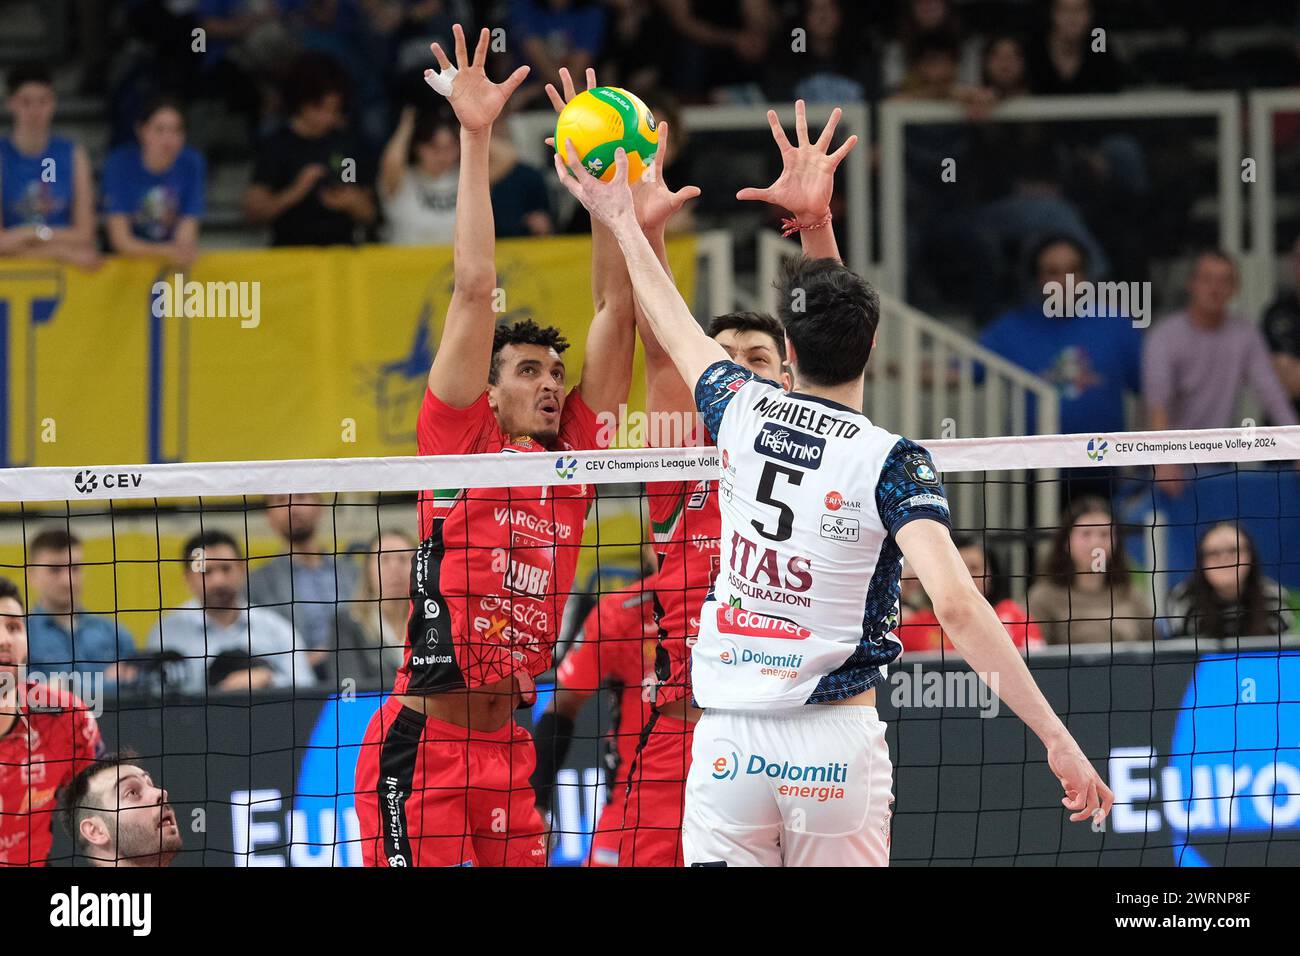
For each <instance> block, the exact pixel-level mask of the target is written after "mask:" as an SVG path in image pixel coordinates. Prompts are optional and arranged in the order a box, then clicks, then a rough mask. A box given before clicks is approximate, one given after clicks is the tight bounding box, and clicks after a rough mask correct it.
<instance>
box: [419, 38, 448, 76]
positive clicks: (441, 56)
mask: <svg viewBox="0 0 1300 956" xmlns="http://www.w3.org/2000/svg"><path fill="white" fill-rule="evenodd" d="M429 49H430V50H432V51H433V58H434V59H435V60H437V61H438V69H439V70H442V71H444V72H445V71H447V70H450V69H451V60H449V59H447V54H446V52H444V51H443V49H442V46H441V45H440V44H438V43H431V44H429ZM424 72H425V75H426V76H428V74H429V71H428V70H425V71H424Z"/></svg>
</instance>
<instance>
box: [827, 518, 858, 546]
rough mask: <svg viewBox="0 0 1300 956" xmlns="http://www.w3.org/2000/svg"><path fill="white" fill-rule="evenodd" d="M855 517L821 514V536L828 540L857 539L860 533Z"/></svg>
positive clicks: (846, 540)
mask: <svg viewBox="0 0 1300 956" xmlns="http://www.w3.org/2000/svg"><path fill="white" fill-rule="evenodd" d="M861 531H862V529H861V526H860V525H859V524H858V519H857V518H844V517H841V516H840V515H827V514H824V515H822V537H823V538H826V539H827V540H829V541H843V542H852V541H857V540H858V536H859V535H860V534H861Z"/></svg>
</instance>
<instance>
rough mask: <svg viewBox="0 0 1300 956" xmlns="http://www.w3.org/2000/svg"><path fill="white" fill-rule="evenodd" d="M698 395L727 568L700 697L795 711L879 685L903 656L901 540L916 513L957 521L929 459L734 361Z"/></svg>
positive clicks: (701, 669)
mask: <svg viewBox="0 0 1300 956" xmlns="http://www.w3.org/2000/svg"><path fill="white" fill-rule="evenodd" d="M695 398H696V404H697V405H698V406H699V409H700V412H701V414H702V416H703V417H704V421H705V424H706V425H707V426H708V428H709V430H710V432H711V433H712V434H713V435H714V437H715V438H716V440H717V446H718V451H719V455H720V457H721V461H722V473H721V476H720V478H719V482H718V499H719V507H720V510H721V513H722V533H721V541H720V545H721V568H720V570H719V573H718V576H717V579H716V580H715V582H714V589H713V592H712V593H711V594H710V595H709V597H708V599H707V600H706V601H705V603H704V607H703V609H702V611H701V615H700V635H699V640H698V642H697V643H696V644H695V646H694V648H693V649H692V652H691V681H692V685H693V687H694V695H695V700H696V702H697V703H698V704H699V705H700V706H701V707H706V708H708V707H717V708H723V709H761V708H780V707H786V708H788V707H792V706H797V705H800V704H806V703H812V704H816V703H828V702H830V701H834V700H843V699H845V698H848V697H852V696H855V695H857V694H860V693H862V692H863V691H865V690H867V689H868V688H870V687H873V686H875V685H876V684H878V683H880V682H881V681H882V680H883V679H884V674H885V665H887V664H888V663H889V662H890V661H892V660H893V659H894V658H896V657H897V656H898V654H899V653H900V652H901V651H902V645H901V643H900V642H899V641H898V639H897V638H896V637H894V635H893V631H894V628H895V627H896V626H897V624H898V593H899V578H900V575H901V571H902V564H903V558H902V553H901V552H900V551H899V549H898V545H897V543H896V542H895V540H894V534H895V533H896V532H897V531H898V529H899V528H901V527H902V526H903V525H905V524H907V522H909V521H913V520H915V519H918V518H929V519H932V520H936V521H940V522H942V523H943V524H944V525H947V524H948V502H947V500H946V498H945V497H944V493H943V486H942V485H941V484H940V482H939V476H938V474H937V473H936V472H935V469H934V463H933V462H932V461H931V459H930V456H929V453H928V452H926V450H925V449H924V448H922V447H921V446H919V445H917V444H915V443H913V442H911V441H908V440H907V439H905V438H900V437H899V436H898V435H894V434H891V433H889V432H887V431H885V430H884V429H883V428H878V427H876V426H875V425H873V424H872V423H871V422H870V421H869V420H868V419H867V418H866V416H865V415H863V414H862V413H861V412H856V411H854V410H853V409H851V408H848V407H847V406H844V405H840V404H838V403H836V402H832V401H829V400H827V399H822V398H817V397H815V396H812V395H803V394H800V393H798V392H790V393H786V392H784V391H782V390H781V388H780V387H778V386H777V385H776V384H774V383H772V382H768V381H766V380H764V379H760V378H757V377H756V376H755V375H754V374H753V373H752V372H749V371H748V370H746V369H745V368H743V367H741V366H739V365H737V364H735V363H734V362H717V363H715V364H713V365H712V366H710V367H709V369H708V370H706V371H705V373H704V375H703V376H701V378H700V381H699V383H698V384H697V385H696V389H695Z"/></svg>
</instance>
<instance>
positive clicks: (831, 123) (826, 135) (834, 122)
mask: <svg viewBox="0 0 1300 956" xmlns="http://www.w3.org/2000/svg"><path fill="white" fill-rule="evenodd" d="M842 115H844V111H843V110H841V109H840V108H839V107H838V106H837V107H835V109H833V110H831V118H830V119H828V120H827V121H826V128H825V129H823V130H822V134H821V135H820V136H818V137H817V148H818V149H819V150H821V151H822V152H823V153H824V152H826V150H827V149H828V148H829V147H830V145H831V137H832V136H834V135H835V127H836V126H839V125H840V117H841V116H842Z"/></svg>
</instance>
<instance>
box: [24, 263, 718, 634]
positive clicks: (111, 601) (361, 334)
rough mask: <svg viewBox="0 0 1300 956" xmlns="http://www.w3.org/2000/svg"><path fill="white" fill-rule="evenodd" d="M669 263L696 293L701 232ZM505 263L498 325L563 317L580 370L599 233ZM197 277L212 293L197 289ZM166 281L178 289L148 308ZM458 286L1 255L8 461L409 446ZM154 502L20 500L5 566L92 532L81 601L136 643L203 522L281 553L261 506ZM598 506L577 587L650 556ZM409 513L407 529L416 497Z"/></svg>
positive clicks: (361, 273)
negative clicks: (84, 266) (183, 271)
mask: <svg viewBox="0 0 1300 956" xmlns="http://www.w3.org/2000/svg"><path fill="white" fill-rule="evenodd" d="M669 259H670V262H671V265H672V267H673V272H674V274H675V277H676V279H677V283H678V287H679V288H681V289H682V292H683V294H684V295H685V296H686V299H687V301H692V293H693V289H694V284H695V245H694V241H693V240H691V239H689V238H686V239H677V240H674V241H673V242H672V243H671V244H670V246H669ZM497 267H498V269H497V271H498V282H499V283H500V286H501V290H502V301H501V311H502V316H501V320H502V321H513V320H515V319H521V318H532V319H534V320H536V321H537V322H539V323H541V324H544V325H555V326H558V327H559V328H560V329H561V330H562V331H563V332H564V334H565V336H566V337H567V338H568V339H569V341H570V343H571V348H570V349H569V351H568V352H567V353H566V354H565V359H566V365H567V367H568V370H569V376H570V382H571V383H576V382H577V381H578V379H579V377H580V375H581V372H582V356H583V345H584V342H585V339H586V334H587V328H588V325H589V324H590V321H591V315H592V310H593V307H592V301H591V243H590V240H589V239H583V238H556V239H547V240H512V241H506V242H501V243H499V244H498V246H497ZM178 281H179V287H178ZM190 281H192V282H195V283H199V284H201V287H202V289H203V290H204V291H203V294H202V297H201V299H202V301H197V300H192V301H188V303H187V292H186V286H185V283H186V282H190ZM160 282H161V283H163V284H164V287H165V291H163V292H162V296H164V297H171V301H168V299H166V298H162V299H161V300H159V304H158V308H157V309H155V307H154V306H155V301H156V300H157V297H156V296H155V292H154V290H155V286H156V284H157V283H160ZM451 287H452V255H451V249H450V248H424V249H411V248H389V247H369V248H363V249H345V248H339V249H319V250H317V249H283V250H279V249H273V250H257V251H230V252H214V253H209V254H207V255H204V256H203V257H202V258H201V259H199V260H198V262H197V263H196V264H195V267H194V269H193V271H192V273H191V274H190V275H188V276H185V277H182V278H181V279H180V280H177V278H176V277H175V271H174V270H172V269H163V268H160V266H159V264H158V263H156V262H148V261H142V260H128V259H110V260H108V261H107V262H106V264H105V265H104V267H103V268H102V269H100V270H99V271H98V272H94V273H87V272H83V271H81V270H78V269H73V268H67V267H64V266H60V265H56V264H51V263H40V262H14V261H0V352H2V355H0V402H3V407H2V408H0V458H2V459H3V460H0V466H20V465H74V466H81V465H99V464H135V463H138V462H149V461H229V460H244V459H250V460H251V459H279V458H345V457H355V456H382V455H409V454H414V453H415V419H416V413H417V410H418V408H419V403H420V399H421V397H422V396H423V390H424V383H425V379H426V377H427V375H428V371H429V364H430V363H431V362H432V361H433V355H434V351H435V349H436V348H437V343H438V341H439V339H440V338H441V332H442V323H443V319H444V316H445V315H446V311H447V303H448V300H449V299H450V296H451ZM178 288H179V301H177V299H178V296H177V290H178ZM195 288H196V287H190V291H191V292H193V291H194V289H195ZM209 290H211V294H209ZM195 294H197V293H195ZM186 304H188V306H189V308H188V309H187V310H183V309H182V308H181V306H182V305H186ZM155 311H157V312H159V313H162V314H163V315H164V316H165V315H172V316H175V315H178V314H181V313H182V312H184V311H188V312H189V313H192V314H190V315H189V317H186V318H166V317H164V318H159V317H158V316H156V315H155V314H154V313H155ZM193 313H197V314H193ZM644 385H645V383H644V373H643V365H642V360H641V355H640V351H639V350H638V355H637V361H636V365H635V368H634V374H633V381H632V395H631V397H630V398H629V402H628V405H629V407H630V408H632V409H639V408H643V407H644V404H643V397H644ZM148 504H149V503H148V502H140V507H134V506H127V507H125V508H121V509H118V508H115V509H113V511H112V512H111V513H110V512H109V511H108V510H107V509H105V508H104V507H102V506H92V505H84V506H74V508H73V510H72V515H71V517H70V518H66V517H57V516H54V514H52V513H51V512H50V511H49V510H44V511H43V512H42V513H41V515H40V516H37V514H36V513H35V512H31V511H25V512H23V514H24V517H23V519H22V520H21V521H17V520H15V521H12V522H10V523H8V524H7V525H6V526H5V527H4V528H3V531H0V576H4V577H8V578H10V579H11V580H14V581H15V582H17V583H18V584H19V585H20V586H22V585H24V584H25V574H24V564H25V560H26V551H25V545H24V539H26V541H28V542H30V540H31V538H32V537H33V536H34V535H35V534H36V533H38V532H39V531H40V530H42V529H43V528H46V527H70V529H71V530H72V531H73V533H74V534H77V535H78V536H79V537H80V538H81V539H82V540H83V541H84V544H85V560H86V567H85V581H84V595H83V605H84V607H86V608H87V609H88V610H91V611H93V612H96V613H103V614H108V615H113V614H114V613H116V614H117V616H118V619H119V621H120V622H121V624H122V625H123V626H124V627H126V628H127V629H128V630H130V631H131V632H132V633H133V634H134V636H135V637H136V639H137V640H140V639H142V638H143V637H144V636H145V634H146V633H148V631H149V630H150V629H151V628H152V627H153V626H154V625H156V624H157V621H158V618H159V614H160V611H161V612H162V613H165V609H168V608H172V607H175V606H177V605H179V604H180V603H182V602H183V601H185V600H187V599H188V598H189V597H190V594H189V593H188V591H187V590H186V588H185V584H184V578H183V574H182V565H181V562H180V560H179V559H180V550H181V544H182V542H183V541H184V539H185V538H186V537H187V536H188V535H190V534H192V533H194V532H195V531H197V530H199V528H200V525H201V524H202V527H205V528H206V527H221V528H225V529H226V530H228V531H229V532H231V533H232V534H233V535H234V536H235V538H236V539H237V540H239V541H240V542H241V543H245V544H246V545H247V550H248V552H249V554H248V557H250V558H251V559H253V566H254V567H256V566H257V564H258V563H260V558H261V557H263V556H266V555H271V554H275V553H277V552H281V551H282V550H283V547H284V546H283V544H282V543H280V542H279V541H278V540H277V539H276V538H275V537H274V535H273V534H272V532H271V531H270V528H269V526H267V524H266V522H265V517H264V514H263V513H262V512H261V511H260V510H253V511H251V512H249V513H247V514H245V513H242V512H241V511H240V510H239V509H238V508H237V507H236V510H235V511H234V512H230V513H226V514H220V513H217V512H212V511H208V512H205V513H204V515H203V516H202V518H201V517H200V515H199V513H198V509H197V508H196V507H194V503H179V502H178V503H177V504H179V505H180V508H179V509H178V510H172V511H168V512H165V513H164V514H163V515H162V517H161V519H158V518H155V517H154V516H153V515H152V514H151V512H150V509H149V508H148ZM250 505H251V506H252V507H253V508H254V509H257V508H258V507H259V505H258V503H253V502H250ZM20 507H21V506H16V505H10V504H6V505H4V506H3V509H2V510H4V511H5V512H6V513H8V514H9V515H10V516H11V517H12V516H14V514H15V512H18V511H20ZM45 507H46V508H47V509H48V505H46V506H45ZM354 510H357V511H358V513H360V512H366V513H367V514H368V515H369V518H368V520H365V521H362V522H361V524H362V525H363V526H364V530H362V529H361V528H358V529H353V528H335V529H333V530H335V531H336V532H337V536H335V535H332V534H325V535H324V536H323V539H322V540H326V541H329V540H336V541H337V543H338V547H339V549H340V551H343V550H347V549H349V548H353V549H364V548H365V546H366V544H367V539H368V538H369V536H370V534H372V533H373V528H374V517H373V514H371V513H370V512H369V511H368V510H367V509H366V508H361V509H354ZM60 511H62V509H58V508H56V509H54V512H55V513H58V512H60ZM63 513H64V514H66V512H63ZM336 517H337V516H336ZM595 518H596V515H595V514H594V513H593V515H592V520H590V521H589V522H588V527H587V532H586V534H585V536H584V544H585V545H586V546H587V547H585V548H584V550H583V556H582V560H581V562H580V566H579V571H578V578H577V581H576V583H575V588H576V589H579V590H583V589H586V588H588V587H593V586H594V585H595V580H594V579H595V578H601V579H603V580H604V583H603V585H602V586H603V587H604V588H605V589H608V588H610V587H613V586H616V584H617V583H619V582H620V581H621V580H623V579H625V578H626V577H627V576H628V575H629V574H630V573H633V572H634V571H635V569H636V567H637V566H638V564H639V548H638V543H639V542H640V541H641V540H642V534H643V532H642V529H641V516H640V512H639V506H638V503H637V502H635V500H626V501H609V502H605V503H603V504H602V507H601V512H600V521H599V528H598V527H597V521H596V520H595ZM354 522H355V519H354ZM398 524H399V526H401V522H398ZM405 526H406V527H409V528H411V529H414V527H415V522H414V513H413V509H412V514H411V519H410V522H409V524H406V525H405ZM597 541H599V542H600V548H599V552H598V551H597V548H596V547H595V545H596V542H597ZM598 554H599V557H598V556H597V555H598ZM24 590H26V589H25V588H24ZM27 596H28V599H29V602H32V603H34V602H35V601H36V600H37V599H38V595H36V594H28V595H27Z"/></svg>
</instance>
